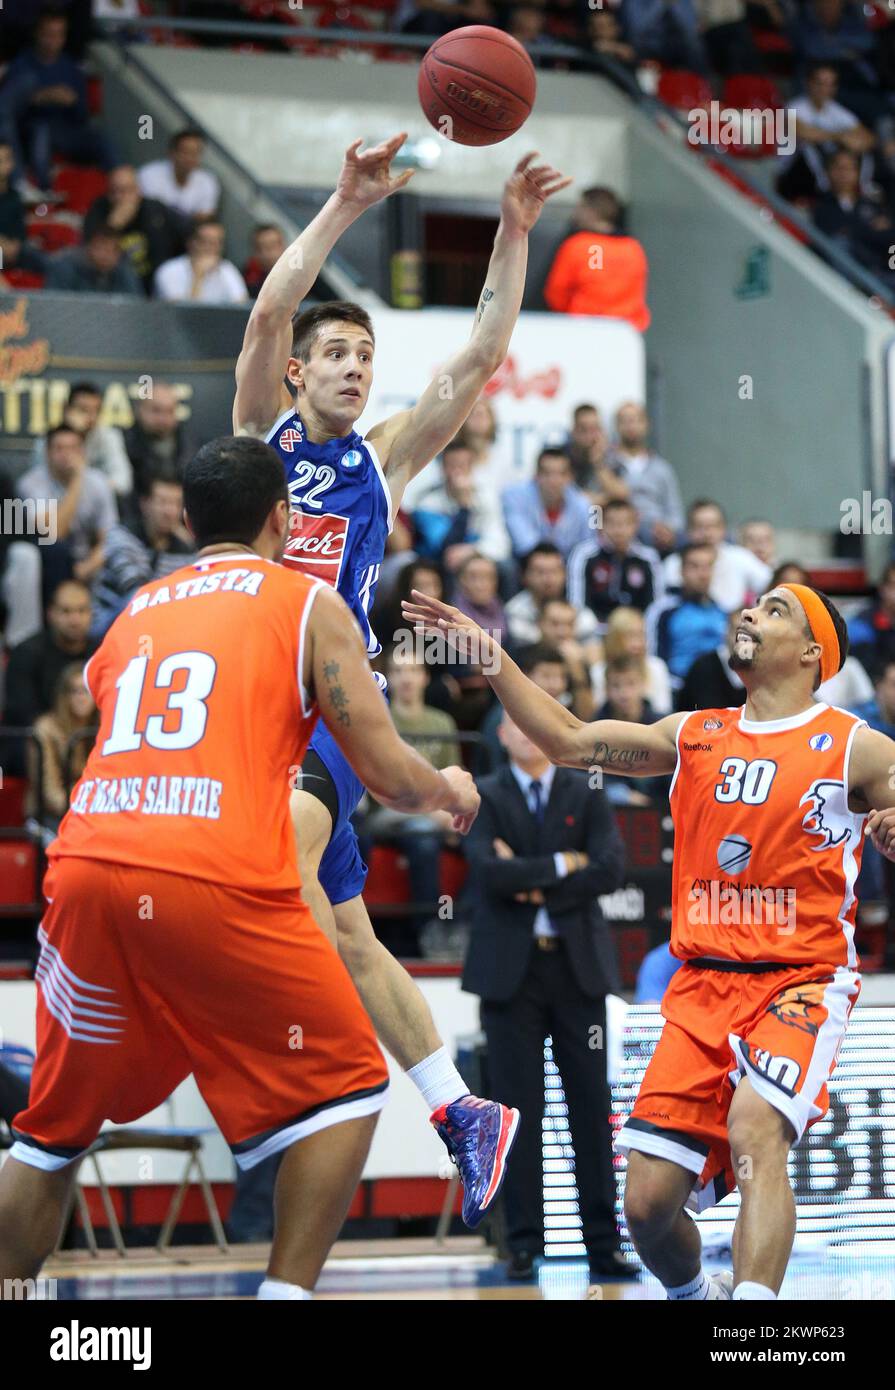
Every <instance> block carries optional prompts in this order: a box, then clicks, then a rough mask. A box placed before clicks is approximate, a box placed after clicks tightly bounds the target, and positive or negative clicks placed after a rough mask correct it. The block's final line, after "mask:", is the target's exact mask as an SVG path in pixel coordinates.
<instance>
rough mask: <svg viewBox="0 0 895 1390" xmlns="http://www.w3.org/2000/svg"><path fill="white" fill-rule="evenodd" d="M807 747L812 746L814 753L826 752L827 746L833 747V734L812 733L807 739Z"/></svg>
mask: <svg viewBox="0 0 895 1390" xmlns="http://www.w3.org/2000/svg"><path fill="white" fill-rule="evenodd" d="M808 747H809V748H813V749H814V751H815V753H826V751H827V749H828V748H832V747H833V735H832V734H812V735H811V737H810V738H809V740H808Z"/></svg>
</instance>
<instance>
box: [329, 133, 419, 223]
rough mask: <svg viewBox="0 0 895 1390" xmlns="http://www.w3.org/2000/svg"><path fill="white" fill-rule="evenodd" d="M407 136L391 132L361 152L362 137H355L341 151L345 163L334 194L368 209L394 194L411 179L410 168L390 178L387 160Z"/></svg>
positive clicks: (356, 205)
mask: <svg viewBox="0 0 895 1390" xmlns="http://www.w3.org/2000/svg"><path fill="white" fill-rule="evenodd" d="M406 139H407V132H406V131H402V132H401V134H400V135H393V136H392V138H391V140H383V141H382V143H381V144H380V145H374V146H373V147H372V149H369V150H364V151H363V152H361V148H360V147H361V145H362V144H363V143H364V142H363V140H355V141H353V142H352V144H350V145H349V146H348V149H347V150H346V151H345V162H344V164H343V165H342V170H341V173H340V174H339V182H338V183H337V184H336V196H337V197H338V198H341V200H342V202H344V203H350V204H351V205H352V206H353V207H358V208H369V207H372V206H373V204H374V203H380V202H381V201H382V199H383V198H387V197H388V196H389V194H390V193H397V191H398V189H399V188H403V187H404V186H405V184H408V183H409V182H410V180H411V179H412V178H413V175H414V170H413V169H406V170H405V171H404V173H403V174H397V175H395V176H394V177H393V176H392V173H391V162H392V160H393V159H394V157H395V155H396V154H397V153H398V150H399V149H400V148H401V146H402V145H403V144H404V141H405V140H406Z"/></svg>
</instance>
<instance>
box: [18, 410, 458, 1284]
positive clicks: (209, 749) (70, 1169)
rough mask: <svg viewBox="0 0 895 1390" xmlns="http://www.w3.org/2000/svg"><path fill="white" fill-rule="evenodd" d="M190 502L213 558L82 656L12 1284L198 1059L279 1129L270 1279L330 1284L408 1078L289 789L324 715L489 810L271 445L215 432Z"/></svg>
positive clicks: (267, 1140) (394, 795) (404, 775)
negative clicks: (288, 545)
mask: <svg viewBox="0 0 895 1390" xmlns="http://www.w3.org/2000/svg"><path fill="white" fill-rule="evenodd" d="M184 503H185V508H186V513H187V520H188V523H189V525H190V528H191V530H192V532H193V534H194V536H195V538H196V545H197V549H198V558H197V559H196V561H195V563H193V564H190V565H187V566H184V568H183V569H181V570H177V571H175V572H174V573H173V574H171V575H169V576H168V577H166V578H164V579H160V580H156V581H154V582H153V583H150V584H147V585H145V586H144V587H143V588H141V589H139V590H138V591H137V592H136V594H135V595H134V597H133V598H132V599H131V600H130V602H129V603H128V605H127V607H126V608H125V610H124V611H123V613H122V614H121V615H120V616H119V617H118V618H117V619H116V621H115V623H114V624H113V625H112V627H111V628H110V630H109V632H108V634H107V636H106V638H105V640H104V642H103V644H102V646H101V647H100V649H99V650H98V652H97V653H96V654H95V656H94V657H93V658H92V659H91V661H90V662H89V664H88V668H87V672H86V679H87V682H88V684H89V686H90V689H91V691H92V693H93V697H94V700H95V701H96V704H97V706H98V709H99V713H100V727H99V733H98V735H97V739H96V743H95V745H94V747H93V750H92V752H91V754H90V757H89V759H88V761H87V765H86V767H85V769H84V774H83V776H82V777H81V779H80V780H79V782H78V784H77V786H76V787H75V788H74V790H73V792H72V797H71V803H70V808H69V811H68V813H67V814H66V816H65V819H64V820H63V822H62V826H61V828H60V833H59V836H58V838H57V839H56V840H55V841H54V842H53V844H52V846H51V847H50V850H49V859H50V867H49V869H48V873H47V878H46V881H45V893H46V897H47V901H48V904H49V906H48V909H47V913H46V916H45V917H44V920H43V923H42V925H41V929H40V939H41V944H42V949H41V954H40V961H39V964H38V969H37V980H38V984H39V994H38V1017H37V1040H38V1051H37V1061H36V1063H35V1067H34V1074H33V1077H32V1081H31V1094H30V1100H29V1104H28V1108H27V1109H26V1110H25V1111H23V1112H22V1113H21V1114H20V1115H18V1116H17V1117H16V1119H15V1121H14V1126H13V1127H14V1137H15V1143H14V1145H13V1148H12V1151H11V1156H10V1158H9V1159H8V1161H7V1163H6V1164H5V1166H4V1168H3V1170H2V1172H0V1289H2V1288H3V1287H4V1284H3V1280H4V1279H21V1278H30V1277H33V1276H34V1275H36V1274H37V1272H38V1270H39V1268H40V1265H41V1263H42V1261H43V1260H44V1259H45V1258H46V1256H47V1254H48V1253H49V1251H50V1250H52V1249H53V1246H54V1244H55V1241H56V1238H57V1236H58V1233H59V1228H60V1223H61V1220H62V1215H63V1212H64V1210H65V1208H66V1205H67V1201H68V1198H69V1195H70V1189H71V1183H72V1181H73V1178H74V1174H75V1171H76V1168H77V1161H78V1159H79V1158H80V1156H81V1155H82V1154H83V1152H84V1150H85V1149H87V1148H88V1147H89V1145H90V1144H91V1143H92V1142H93V1140H94V1139H95V1138H96V1136H97V1133H98V1132H99V1130H100V1128H101V1126H102V1124H103V1122H104V1121H106V1120H114V1121H116V1122H119V1123H127V1122H129V1121H132V1120H136V1119H137V1118H139V1116H141V1115H144V1114H146V1113H147V1112H148V1111H150V1110H152V1109H154V1107H155V1106H157V1105H159V1104H161V1102H162V1101H163V1100H164V1099H165V1098H166V1097H167V1096H169V1095H170V1094H171V1092H172V1091H173V1090H174V1088H175V1087H176V1086H177V1085H179V1083H180V1082H181V1081H183V1079H184V1078H185V1077H186V1076H188V1075H189V1074H190V1073H191V1072H192V1073H193V1074H194V1075H195V1077H196V1081H197V1083H198V1086H199V1089H200V1090H201V1092H202V1094H203V1096H204V1097H205V1099H206V1101H207V1103H208V1105H209V1108H210V1109H211V1112H212V1114H213V1115H214V1116H215V1119H216V1120H217V1122H218V1124H219V1126H220V1128H221V1131H222V1133H223V1134H224V1137H225V1138H226V1140H227V1142H228V1143H229V1145H230V1147H231V1149H232V1151H233V1154H234V1157H235V1159H236V1162H237V1163H238V1164H239V1165H240V1166H241V1167H243V1168H249V1167H252V1166H253V1165H254V1164H256V1163H258V1162H260V1161H261V1160H262V1159H263V1158H265V1157H267V1156H268V1155H269V1154H272V1153H277V1152H283V1160H282V1164H281V1167H280V1170H279V1177H278V1181H277V1189H276V1233H275V1236H274V1241H273V1247H272V1250H271V1256H270V1264H269V1267H268V1277H267V1279H265V1281H264V1283H263V1284H262V1288H261V1293H260V1296H261V1297H264V1298H289V1299H298V1298H302V1297H309V1296H310V1295H309V1292H308V1291H309V1290H310V1289H312V1288H313V1286H314V1284H315V1283H316V1280H317V1277H318V1275H319V1272H320V1269H321V1268H322V1265H323V1262H324V1260H325V1258H326V1255H327V1252H328V1251H329V1248H330V1245H331V1244H332V1241H333V1240H334V1239H335V1237H336V1235H337V1233H338V1231H339V1228H340V1227H341V1225H342V1222H343V1220H344V1218H345V1215H346V1212H347V1210H348V1206H349V1203H350V1201H351V1198H352V1195H353V1193H354V1190H355V1188H356V1186H357V1182H358V1179H359V1177H360V1174H361V1170H362V1168H363V1165H364V1161H365V1159H366V1155H367V1152H368V1149H369V1146H370V1140H371V1138H372V1134H373V1129H374V1127H375V1124H376V1119H377V1115H378V1112H379V1110H380V1109H381V1108H382V1105H383V1103H384V1101H385V1094H386V1090H387V1086H388V1080H387V1071H386V1067H385V1062H384V1059H383V1057H382V1053H381V1052H380V1050H379V1047H378V1045H377V1043H376V1039H375V1036H374V1034H373V1030H372V1027H371V1025H370V1022H369V1020H368V1018H367V1016H366V1014H365V1012H364V1009H363V1006H362V1005H361V1002H360V999H359V997H358V995H357V992H356V991H355V988H354V986H353V985H352V983H351V978H350V976H349V974H348V972H347V970H346V969H345V967H344V965H343V964H342V962H341V960H340V959H339V956H338V954H337V952H336V951H335V949H334V948H333V947H332V946H331V945H330V943H329V941H328V940H327V939H326V937H325V936H324V934H323V933H322V932H321V931H320V929H319V927H318V926H317V924H316V923H315V922H314V919H313V917H312V916H311V913H310V910H309V909H308V908H307V906H306V905H305V903H304V901H303V899H302V896H301V880H300V877H299V871H298V861H297V857H296V849H295V840H294V836H293V832H292V825H291V820H290V815H289V797H290V791H291V788H292V785H293V782H294V778H295V775H296V774H297V771H298V769H299V767H300V765H301V760H302V756H303V754H304V751H305V749H306V747H307V744H308V740H309V738H310V736H311V733H312V731H313V728H314V724H315V723H316V720H317V717H318V714H323V715H325V717H326V719H327V722H328V724H329V727H330V729H331V730H332V731H333V734H334V736H335V738H336V739H337V740H338V743H339V747H340V749H341V750H342V751H343V752H344V754H345V756H346V758H348V760H349V761H350V762H351V764H352V766H353V767H355V768H356V769H357V771H358V774H359V775H360V776H362V777H363V779H364V781H365V782H366V784H367V785H368V786H370V787H371V788H372V789H373V792H374V795H375V796H376V798H377V800H379V801H382V802H384V803H385V804H386V805H391V806H394V807H396V808H397V809H399V810H402V811H432V810H435V809H437V808H442V809H445V810H447V811H449V812H450V813H451V814H452V815H453V816H454V825H455V828H456V829H457V830H459V831H461V832H463V833H465V831H466V830H468V828H469V826H470V824H471V823H472V821H473V819H474V818H475V814H476V811H477V809H478V794H477V792H476V790H475V787H474V785H473V783H472V780H471V778H470V777H469V775H468V773H466V772H464V771H463V770H462V769H460V768H448V769H447V770H446V771H445V772H444V773H438V772H435V771H434V769H433V768H432V767H431V766H430V765H429V763H428V762H426V760H425V759H424V758H422V757H420V756H419V754H417V753H415V752H414V751H413V750H412V749H411V748H410V747H409V746H408V745H407V744H406V743H404V742H403V741H402V740H401V739H400V738H399V737H398V734H397V732H396V730H395V728H394V725H393V724H392V722H391V719H390V716H389V713H388V707H387V705H386V703H385V701H384V700H383V698H382V695H381V694H380V692H379V690H378V689H377V686H376V683H375V681H374V680H373V676H372V674H371V671H370V667H369V664H368V662H367V658H366V653H365V650H364V643H363V640H362V638H361V634H360V630H359V628H358V625H357V623H356V621H355V620H354V618H353V617H352V616H351V614H350V613H349V610H348V608H347V606H346V605H345V603H344V602H343V600H342V599H341V598H340V597H339V596H338V594H336V593H335V592H333V591H332V590H331V589H330V588H329V586H327V585H325V584H323V583H321V582H319V581H316V580H312V579H308V578H307V577H306V576H305V575H301V574H297V573H292V572H290V571H289V570H287V569H285V568H284V567H283V566H282V565H281V564H280V563H279V561H280V560H281V557H282V553H283V546H284V543H285V540H286V535H287V529H288V517H289V509H288V504H287V497H286V484H285V479H284V477H283V468H282V464H281V463H280V460H279V459H278V457H277V455H276V454H275V453H274V451H273V450H272V449H270V448H269V447H268V446H267V445H266V444H263V443H261V442H260V441H258V440H254V439H248V438H245V439H219V440H214V441H212V442H211V443H210V444H206V445H205V446H204V448H202V449H200V451H199V453H198V454H197V455H196V457H195V458H194V459H193V460H192V462H191V463H190V464H189V465H188V466H187V469H186V473H185V478H184Z"/></svg>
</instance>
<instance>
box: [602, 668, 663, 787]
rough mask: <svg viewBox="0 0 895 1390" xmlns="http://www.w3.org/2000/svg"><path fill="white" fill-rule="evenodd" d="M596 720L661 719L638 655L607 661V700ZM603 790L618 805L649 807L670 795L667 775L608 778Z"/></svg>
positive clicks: (647, 721)
mask: <svg viewBox="0 0 895 1390" xmlns="http://www.w3.org/2000/svg"><path fill="white" fill-rule="evenodd" d="M593 717H594V718H595V719H624V720H625V721H626V722H627V723H629V724H655V722H656V720H657V719H658V718H660V715H659V712H658V710H655V709H653V707H652V705H651V704H650V702H649V700H648V699H647V696H646V680H645V672H644V664H643V662H642V661H641V660H638V658H637V657H636V656H617V657H615V658H614V659H613V660H612V661H609V662H607V663H606V699H605V701H604V703H603V704H602V705H601V706H600V708H599V709H598V710H597V712H596V714H595V715H594V716H593ZM603 789H604V791H605V792H606V795H607V796H608V798H609V800H610V801H611V802H613V804H615V805H617V806H649V805H650V803H651V802H653V801H655V800H657V799H658V798H659V797H662V796H664V795H667V792H668V778H667V777H616V776H612V777H606V778H604V779H603Z"/></svg>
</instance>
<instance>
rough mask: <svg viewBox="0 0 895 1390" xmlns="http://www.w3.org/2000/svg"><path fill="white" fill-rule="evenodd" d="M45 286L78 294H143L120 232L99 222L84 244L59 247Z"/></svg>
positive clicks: (49, 288)
mask: <svg viewBox="0 0 895 1390" xmlns="http://www.w3.org/2000/svg"><path fill="white" fill-rule="evenodd" d="M45 287H46V289H48V290H74V291H76V292H77V293H78V294H140V295H141V294H142V293H143V287H142V285H141V284H140V281H139V279H138V277H137V274H136V271H135V270H134V268H133V266H132V265H131V263H130V261H129V260H128V258H127V257H126V256H125V255H124V253H123V251H122V250H121V246H120V244H119V241H118V233H117V232H116V231H114V230H113V229H112V228H111V227H106V226H103V225H102V224H99V223H98V224H97V225H96V226H94V227H93V228H92V229H91V231H90V233H89V234H88V235H87V236H86V237H85V240H84V244H83V246H73V247H71V248H70V249H69V250H67V251H59V252H58V253H57V254H56V255H55V256H54V257H53V258H52V260H51V261H50V262H49V265H48V267H47V278H46V281H45Z"/></svg>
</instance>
